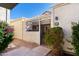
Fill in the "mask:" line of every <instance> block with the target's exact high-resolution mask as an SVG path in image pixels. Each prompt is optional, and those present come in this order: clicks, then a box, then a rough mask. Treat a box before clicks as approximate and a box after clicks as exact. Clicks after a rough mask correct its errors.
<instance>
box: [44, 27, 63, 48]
mask: <svg viewBox="0 0 79 59" xmlns="http://www.w3.org/2000/svg"><path fill="white" fill-rule="evenodd" d="M63 37H64V33H63V30H62V28H61V27H54V28H51V29H49V30H48V31H47V32H46V34H45V38H44V39H45V43H46V44H47V45H48V46H49V47H50V48H52V47H53V48H57V47H59V46H61V43H62V42H63Z"/></svg>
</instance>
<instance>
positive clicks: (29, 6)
mask: <svg viewBox="0 0 79 59" xmlns="http://www.w3.org/2000/svg"><path fill="white" fill-rule="evenodd" d="M51 5H52V4H50V3H19V4H17V6H16V7H14V8H13V9H12V10H11V19H16V18H22V17H26V18H31V17H34V16H38V15H41V14H42V13H43V12H45V11H47V10H49V9H50V7H51Z"/></svg>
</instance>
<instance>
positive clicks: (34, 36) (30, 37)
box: [23, 22, 40, 44]
mask: <svg viewBox="0 0 79 59" xmlns="http://www.w3.org/2000/svg"><path fill="white" fill-rule="evenodd" d="M25 24H26V22H23V40H25V41H28V42H34V43H37V44H40V31H26V28H25V27H26V25H25Z"/></svg>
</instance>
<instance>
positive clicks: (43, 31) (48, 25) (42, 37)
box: [40, 24, 50, 45]
mask: <svg viewBox="0 0 79 59" xmlns="http://www.w3.org/2000/svg"><path fill="white" fill-rule="evenodd" d="M49 28H50V24H44V25H41V35H40V36H41V44H42V45H44V44H45V42H44V36H45V33H46V32H47V31H48V29H49Z"/></svg>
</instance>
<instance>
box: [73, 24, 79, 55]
mask: <svg viewBox="0 0 79 59" xmlns="http://www.w3.org/2000/svg"><path fill="white" fill-rule="evenodd" d="M72 44H73V46H74V49H75V55H78V56H79V24H76V25H75V26H73V27H72Z"/></svg>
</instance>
